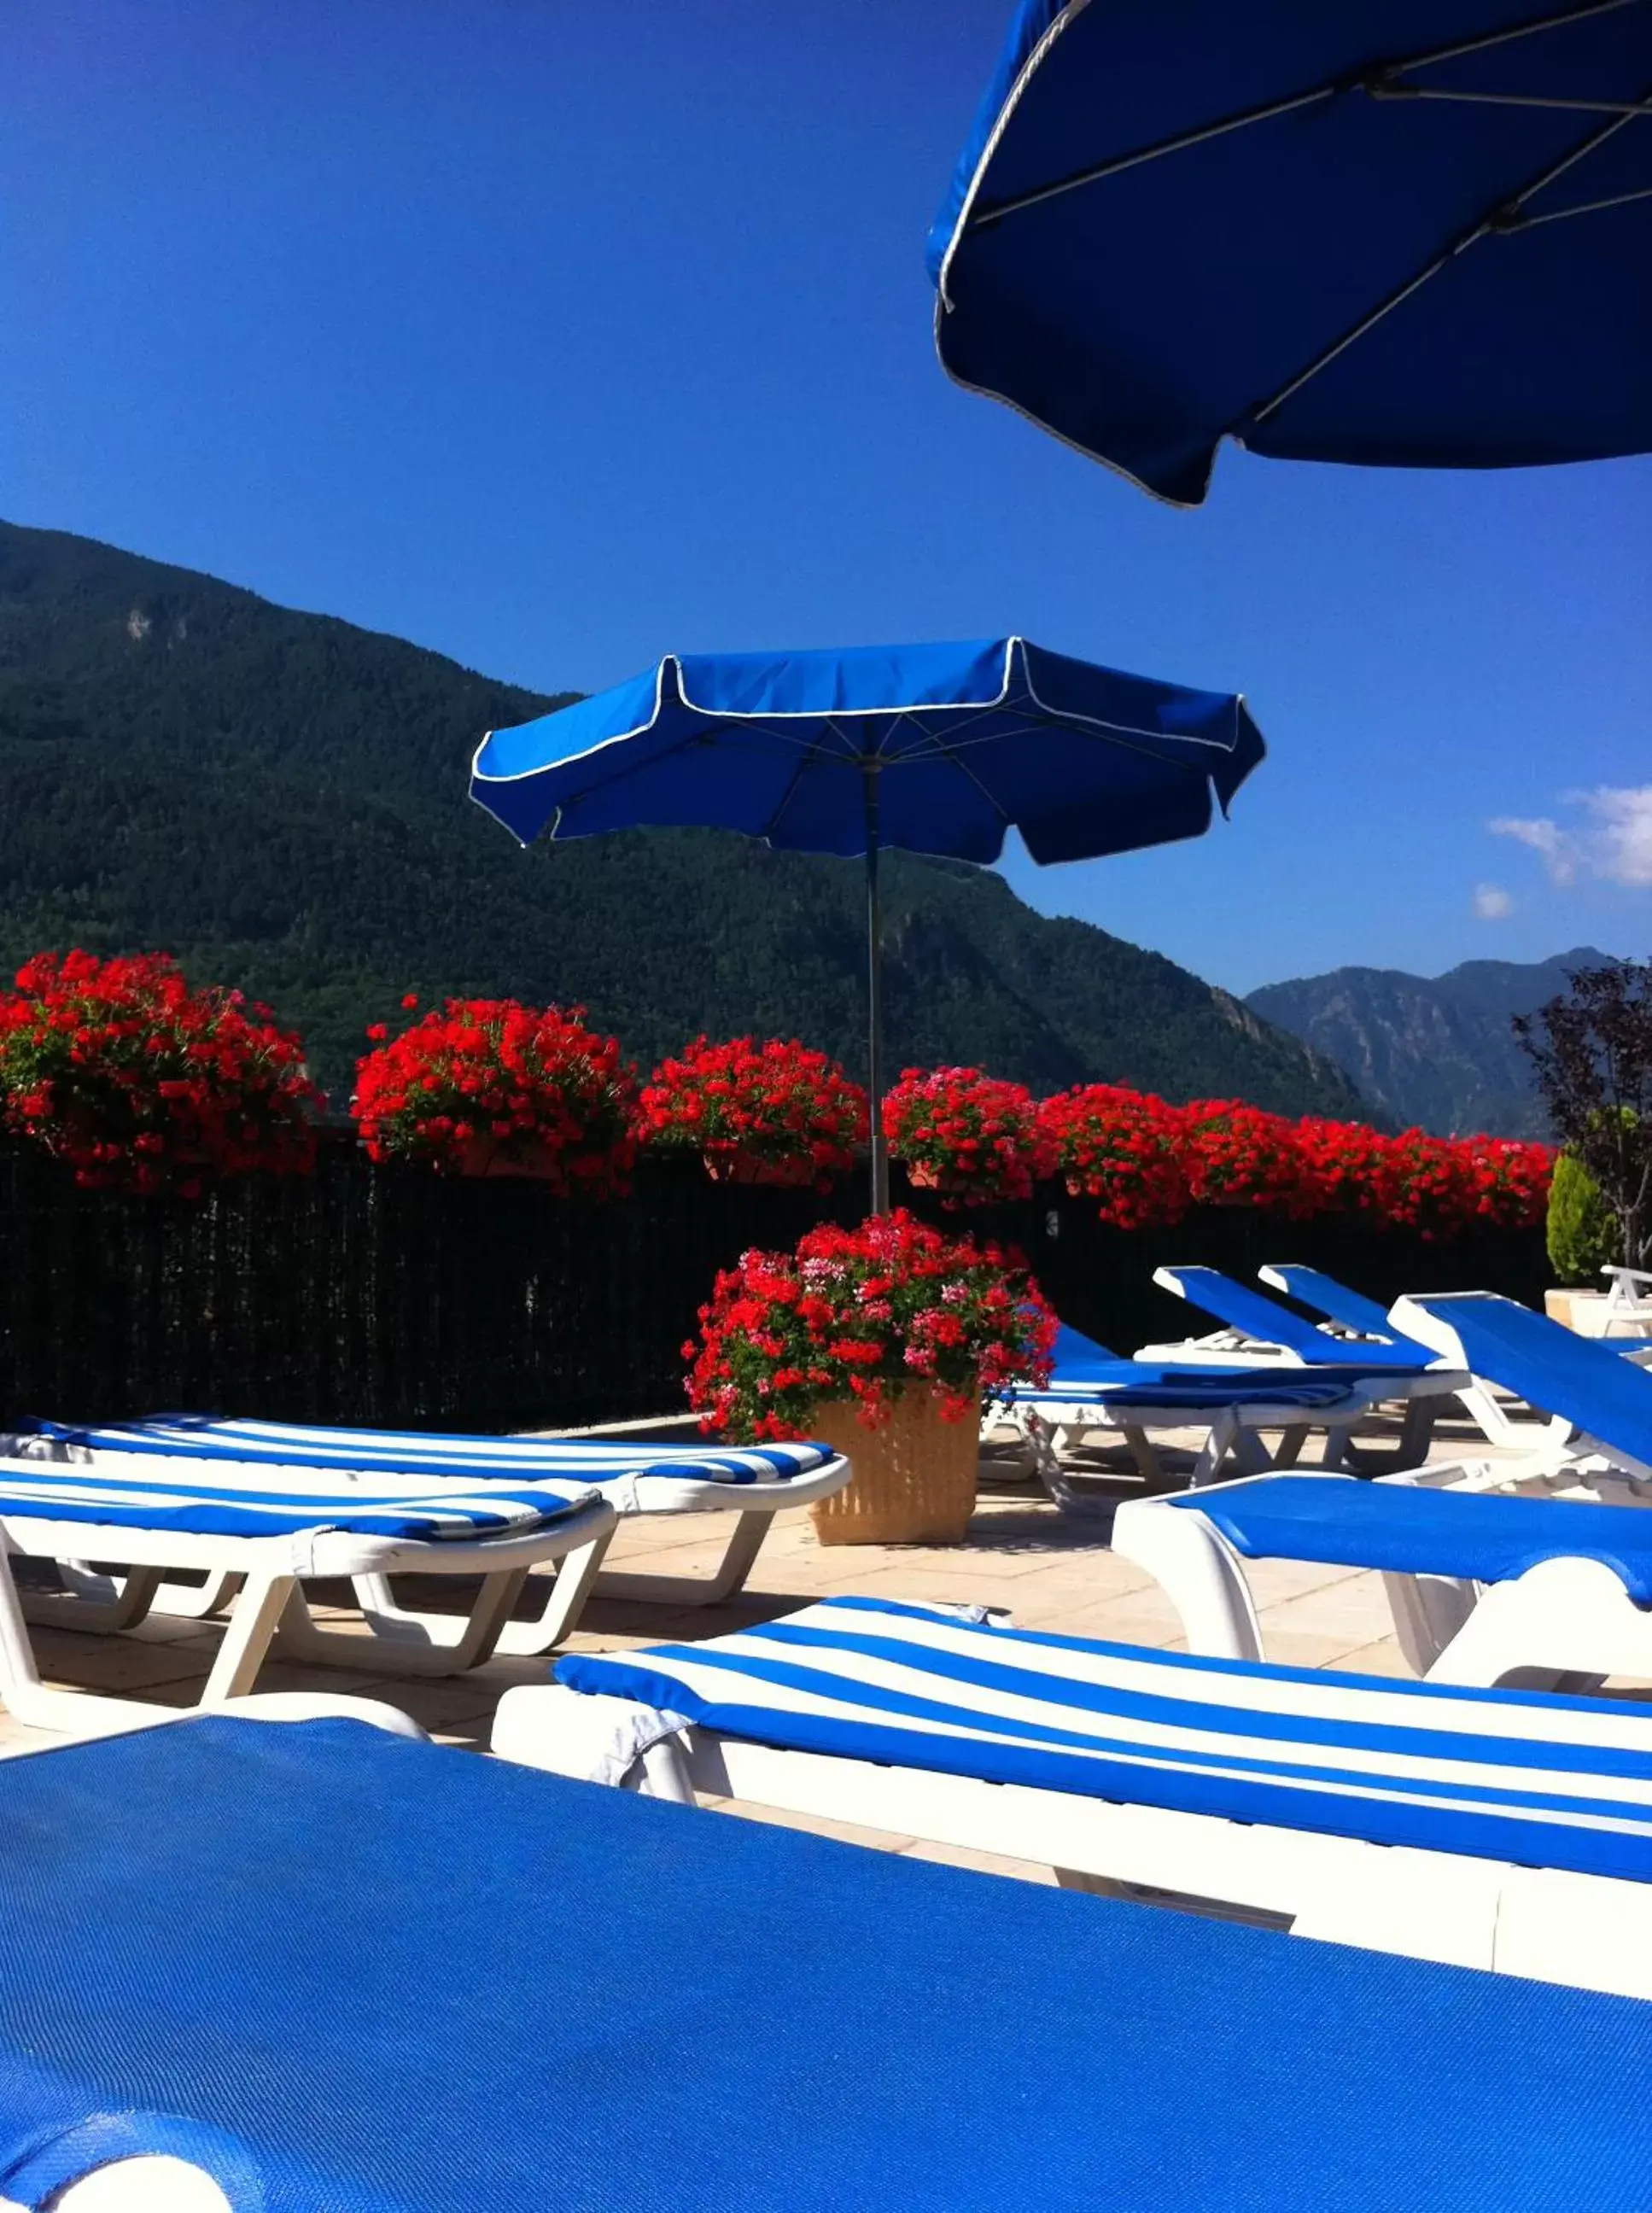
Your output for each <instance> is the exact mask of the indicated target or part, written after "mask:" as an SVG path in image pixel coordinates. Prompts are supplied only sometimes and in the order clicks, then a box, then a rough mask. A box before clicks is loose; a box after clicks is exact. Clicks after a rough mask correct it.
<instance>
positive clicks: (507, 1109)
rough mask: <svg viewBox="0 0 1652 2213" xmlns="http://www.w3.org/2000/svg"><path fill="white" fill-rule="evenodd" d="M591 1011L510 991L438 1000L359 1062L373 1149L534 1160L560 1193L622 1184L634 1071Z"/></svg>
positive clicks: (418, 1155) (361, 1104) (448, 1164)
mask: <svg viewBox="0 0 1652 2213" xmlns="http://www.w3.org/2000/svg"><path fill="white" fill-rule="evenodd" d="M584 1012H585V1010H584V1009H583V1008H582V1007H575V1008H572V1009H569V1010H567V1011H566V1012H564V1010H563V1009H561V1008H558V1007H545V1008H539V1007H524V1006H522V1005H521V1004H520V1003H518V1002H517V1001H516V1000H515V999H449V1000H448V1002H447V1003H446V1005H445V1006H443V1007H442V1008H441V1009H432V1010H431V1011H430V1013H429V1014H428V1015H425V1016H424V1019H423V1020H422V1021H418V1022H415V1023H414V1025H413V1026H412V1027H411V1029H407V1030H404V1031H403V1032H402V1033H401V1035H400V1036H399V1037H396V1038H392V1039H389V1040H388V1041H387V1043H384V1044H381V1045H379V1046H376V1047H375V1050H374V1051H373V1052H369V1054H367V1055H366V1057H365V1058H363V1059H362V1060H361V1061H359V1062H357V1081H356V1097H355V1099H354V1100H353V1102H352V1106H353V1110H354V1113H355V1115H356V1120H357V1126H358V1127H359V1129H360V1131H361V1133H362V1139H363V1143H364V1144H365V1145H366V1147H367V1149H368V1151H369V1154H370V1155H372V1157H373V1158H374V1159H375V1161H382V1160H392V1159H405V1160H416V1161H425V1162H427V1163H428V1164H429V1165H430V1167H434V1168H437V1169H442V1170H446V1171H448V1172H452V1173H457V1172H459V1171H460V1170H463V1169H464V1168H466V1167H478V1166H486V1165H489V1164H490V1163H516V1164H531V1165H532V1167H533V1170H534V1172H535V1173H536V1174H539V1175H540V1176H541V1177H543V1179H544V1180H546V1182H548V1183H549V1184H551V1186H552V1188H553V1189H555V1190H557V1191H559V1192H562V1193H564V1195H566V1194H567V1193H569V1192H575V1191H579V1192H586V1193H588V1194H589V1195H591V1196H594V1197H599V1198H605V1197H608V1196H612V1195H614V1194H617V1193H619V1192H623V1191H624V1190H625V1177H626V1174H627V1173H628V1171H629V1169H630V1167H631V1161H632V1160H633V1158H634V1156H635V1153H636V1143H635V1140H634V1138H633V1137H632V1135H631V1109H632V1106H633V1103H634V1101H635V1099H636V1094H637V1082H636V1075H635V1071H634V1070H632V1069H631V1067H630V1066H629V1065H628V1064H626V1063H625V1061H624V1060H623V1059H622V1058H621V1055H620V1051H619V1043H618V1041H617V1040H616V1039H613V1038H605V1037H600V1036H598V1035H597V1034H596V1033H595V1032H594V1031H592V1030H588V1029H587V1028H586V1027H585V1026H584V1021H583V1016H584ZM375 1027H377V1026H376V1025H375ZM372 1034H373V1033H372V1032H371V1031H369V1036H371V1035H372Z"/></svg>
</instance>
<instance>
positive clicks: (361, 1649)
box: [230, 1568, 527, 1675]
mask: <svg viewBox="0 0 1652 2213" xmlns="http://www.w3.org/2000/svg"><path fill="white" fill-rule="evenodd" d="M526 1578H527V1570H526V1569H525V1568H511V1569H508V1570H501V1571H499V1572H498V1573H497V1574H494V1575H490V1576H484V1577H483V1579H482V1588H481V1589H480V1591H479V1593H478V1594H477V1597H476V1601H475V1603H474V1605H473V1606H472V1608H471V1610H470V1613H468V1614H467V1615H461V1614H442V1613H408V1612H405V1611H404V1610H403V1609H402V1608H401V1607H399V1606H393V1608H392V1609H391V1610H390V1611H389V1612H387V1613H377V1612H376V1611H375V1612H373V1613H369V1616H368V1619H369V1625H370V1626H371V1628H372V1630H373V1635H372V1636H371V1637H352V1636H350V1635H348V1634H344V1633H340V1632H339V1631H337V1630H326V1629H322V1628H320V1627H319V1626H318V1625H317V1624H316V1621H315V1619H314V1616H313V1615H312V1614H311V1613H310V1610H309V1606H308V1603H307V1601H306V1600H305V1597H304V1594H303V1592H302V1589H301V1588H295V1589H294V1590H293V1592H292V1594H291V1596H290V1599H289V1600H288V1603H287V1606H286V1608H285V1611H284V1612H283V1614H282V1617H281V1624H280V1628H279V1630H278V1631H277V1648H278V1651H279V1653H280V1655H281V1656H283V1657H284V1658H289V1659H294V1660H313V1661H317V1662H318V1663H319V1664H320V1665H321V1666H323V1667H360V1668H363V1669H364V1670H365V1671H367V1672H368V1673H372V1674H384V1675H392V1674H394V1675H461V1674H463V1673H464V1672H465V1671H466V1668H468V1667H480V1666H481V1664H482V1662H483V1661H485V1660H487V1659H489V1658H491V1656H492V1653H493V1649H494V1647H495V1644H496V1643H497V1640H498V1637H499V1633H500V1631H501V1630H502V1629H503V1627H504V1625H505V1624H506V1622H507V1621H508V1620H509V1618H510V1610H511V1608H512V1606H515V1603H516V1598H517V1594H518V1593H519V1592H520V1591H521V1587H522V1584H523V1582H524V1581H525V1580H526ZM359 1580H360V1582H362V1583H367V1584H371V1583H373V1582H376V1581H378V1578H375V1577H369V1576H362V1577H361V1578H360V1579H359ZM246 1603H247V1594H246V1593H245V1592H243V1593H242V1594H241V1600H240V1601H239V1602H238V1605H237V1608H236V1612H237V1613H239V1611H240V1608H241V1606H244V1605H245V1604H246ZM230 1619H231V1620H232V1622H233V1620H234V1619H235V1616H234V1615H231V1617H230Z"/></svg>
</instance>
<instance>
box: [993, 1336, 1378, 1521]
mask: <svg viewBox="0 0 1652 2213" xmlns="http://www.w3.org/2000/svg"><path fill="white" fill-rule="evenodd" d="M1376 1395H1378V1396H1381V1393H1380V1392H1379V1393H1377V1394H1376ZM1372 1396H1373V1394H1372V1393H1371V1391H1370V1390H1369V1388H1368V1387H1366V1386H1365V1384H1364V1382H1363V1381H1362V1379H1361V1378H1359V1377H1356V1376H1352V1375H1346V1374H1344V1373H1342V1372H1340V1371H1331V1370H1327V1369H1295V1370H1293V1371H1292V1372H1291V1373H1290V1374H1289V1375H1285V1374H1283V1373H1275V1374H1271V1375H1267V1374H1260V1373H1259V1372H1258V1370H1257V1369H1254V1368H1242V1367H1234V1368H1231V1369H1220V1368H1215V1367H1177V1366H1175V1365H1173V1364H1172V1363H1167V1364H1165V1365H1164V1366H1162V1367H1157V1368H1155V1367H1150V1366H1149V1365H1148V1364H1147V1363H1144V1362H1141V1361H1134V1360H1125V1359H1122V1358H1120V1356H1119V1354H1117V1353H1116V1352H1109V1351H1108V1350H1107V1349H1106V1346H1105V1345H1103V1344H1097V1343H1096V1342H1095V1341H1094V1338H1088V1337H1084V1336H1082V1334H1081V1333H1080V1332H1078V1331H1077V1330H1076V1329H1069V1328H1067V1327H1066V1326H1065V1325H1064V1326H1063V1327H1062V1329H1061V1331H1060V1333H1059V1334H1058V1338H1057V1339H1056V1345H1055V1368H1054V1373H1053V1374H1052V1376H1051V1379H1050V1381H1049V1382H1048V1383H1047V1384H1044V1385H1042V1386H1033V1385H1030V1384H1021V1383H1017V1384H1015V1385H1014V1386H1013V1387H1011V1389H1010V1390H1009V1392H1008V1393H1005V1396H1004V1401H1003V1417H1007V1418H1008V1419H1009V1422H1010V1423H1011V1424H1013V1425H1014V1426H1015V1428H1016V1429H1017V1430H1019V1431H1020V1433H1021V1436H1023V1437H1024V1438H1025V1439H1026V1440H1027V1443H1028V1445H1029V1446H1030V1447H1031V1448H1032V1452H1033V1463H1034V1465H1035V1466H1036V1467H1037V1469H1038V1472H1039V1479H1040V1481H1041V1482H1042V1483H1043V1484H1044V1487H1045V1491H1048V1493H1049V1495H1050V1497H1052V1498H1053V1499H1054V1501H1055V1503H1056V1504H1057V1505H1058V1506H1059V1507H1060V1508H1061V1509H1062V1510H1063V1511H1064V1513H1070V1514H1071V1513H1077V1514H1082V1513H1086V1512H1088V1511H1091V1510H1092V1509H1091V1506H1090V1504H1089V1502H1088V1501H1087V1500H1086V1498H1085V1497H1084V1495H1083V1493H1082V1491H1079V1490H1077V1489H1076V1487H1075V1485H1074V1484H1073V1482H1072V1479H1071V1477H1070V1473H1069V1472H1068V1469H1067V1467H1066V1466H1065V1465H1064V1455H1065V1454H1066V1453H1067V1451H1068V1449H1069V1447H1070V1443H1071V1442H1073V1441H1074V1440H1076V1438H1079V1437H1082V1436H1083V1434H1084V1432H1085V1431H1086V1430H1113V1431H1115V1432H1117V1433H1118V1434H1119V1435H1121V1436H1123V1437H1124V1439H1125V1442H1126V1444H1127V1445H1128V1446H1129V1448H1130V1450H1131V1457H1132V1459H1133V1460H1135V1462H1136V1466H1137V1470H1138V1472H1140V1474H1141V1475H1142V1476H1143V1479H1144V1480H1145V1481H1147V1482H1149V1483H1151V1484H1155V1485H1157V1486H1159V1487H1161V1488H1162V1487H1163V1486H1164V1485H1165V1484H1167V1481H1168V1479H1169V1478H1167V1476H1166V1474H1165V1472H1164V1468H1163V1466H1162V1464H1161V1460H1160V1458H1159V1455H1158V1452H1157V1450H1156V1448H1155V1445H1154V1443H1153V1434H1154V1432H1155V1430H1156V1431H1162V1430H1186V1429H1190V1428H1191V1429H1202V1430H1204V1432H1205V1437H1204V1444H1203V1445H1202V1446H1201V1447H1200V1448H1199V1452H1198V1458H1197V1459H1196V1460H1195V1463H1194V1467H1193V1472H1192V1482H1193V1483H1194V1484H1196V1485H1197V1484H1201V1483H1208V1482H1210V1480H1211V1479H1212V1478H1214V1477H1216V1475H1217V1474H1218V1473H1219V1472H1220V1471H1221V1470H1222V1467H1223V1466H1225V1465H1226V1463H1227V1461H1228V1460H1229V1458H1231V1459H1232V1460H1234V1463H1235V1464H1236V1465H1237V1466H1240V1467H1242V1468H1246V1469H1247V1470H1253V1471H1254V1470H1256V1469H1259V1468H1266V1467H1270V1466H1289V1465H1291V1464H1292V1463H1293V1462H1294V1461H1295V1459H1296V1456H1297V1454H1299V1453H1300V1452H1301V1447H1302V1441H1303V1439H1304V1437H1305V1436H1306V1435H1307V1433H1308V1430H1314V1429H1319V1430H1324V1431H1325V1432H1326V1448H1325V1449H1326V1456H1327V1459H1328V1460H1330V1461H1331V1462H1332V1464H1333V1465H1334V1463H1335V1462H1336V1460H1337V1459H1338V1456H1339V1454H1340V1453H1341V1451H1342V1449H1343V1446H1344V1442H1345V1440H1346V1437H1347V1435H1348V1432H1349V1431H1350V1430H1351V1429H1352V1428H1353V1427H1354V1425H1355V1424H1356V1423H1358V1422H1359V1421H1361V1420H1362V1418H1363V1417H1365V1415H1366V1414H1367V1413H1368V1411H1369V1408H1370V1406H1371V1404H1372ZM999 1418H1002V1417H1000V1416H999V1415H998V1414H997V1413H996V1412H994V1411H991V1410H990V1411H989V1412H988V1415H987V1417H986V1419H985V1421H984V1424H983V1430H984V1433H986V1432H990V1430H991V1428H992V1427H993V1426H994V1424H995V1423H996V1421H997V1419H999ZM1260 1430H1280V1431H1281V1432H1283V1437H1282V1442H1281V1444H1280V1446H1279V1448H1278V1450H1277V1454H1275V1455H1274V1456H1272V1457H1270V1455H1269V1453H1268V1449H1267V1447H1266V1446H1265V1444H1264V1443H1263V1442H1262V1439H1261V1437H1260V1436H1259V1434H1258V1433H1259V1431H1260ZM1102 1510H1104V1511H1106V1512H1109V1513H1110V1512H1111V1511H1112V1508H1111V1506H1108V1507H1106V1508H1105V1509H1102Z"/></svg>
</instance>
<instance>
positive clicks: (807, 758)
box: [760, 718, 842, 838]
mask: <svg viewBox="0 0 1652 2213" xmlns="http://www.w3.org/2000/svg"><path fill="white" fill-rule="evenodd" d="M826 728H827V729H829V730H831V731H832V732H833V733H834V735H839V736H840V735H842V733H841V732H839V731H838V726H837V724H836V723H835V722H832V720H831V719H830V718H828V719H827V722H826ZM825 751H826V748H825V747H824V746H823V745H822V744H821V742H820V739H819V738H818V737H815V738H808V739H804V740H803V741H802V744H801V745H800V747H799V749H798V758H797V765H796V768H794V769H793V771H792V772H791V774H790V775H789V777H787V779H786V788H785V789H784V790H783V792H782V793H781V795H780V797H779V799H778V801H777V803H776V804H775V806H774V807H773V808H771V810H770V811H769V813H768V814H766V815H765V817H764V820H763V828H762V831H761V832H760V834H761V835H762V836H763V837H765V838H771V837H772V836H773V834H774V831H775V826H776V825H777V823H778V822H779V820H780V818H781V816H782V815H783V814H784V813H785V811H786V809H787V808H789V806H790V805H791V802H792V798H793V796H794V794H795V793H796V789H797V787H798V785H799V784H800V783H802V781H803V778H804V777H805V776H806V775H807V774H808V771H809V769H810V767H811V766H812V765H813V764H814V762H815V761H817V760H819V759H820V758H821V757H822V756H823V754H824V753H825Z"/></svg>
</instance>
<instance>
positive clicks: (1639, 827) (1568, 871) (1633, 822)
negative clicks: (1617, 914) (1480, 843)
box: [1486, 783, 1652, 891]
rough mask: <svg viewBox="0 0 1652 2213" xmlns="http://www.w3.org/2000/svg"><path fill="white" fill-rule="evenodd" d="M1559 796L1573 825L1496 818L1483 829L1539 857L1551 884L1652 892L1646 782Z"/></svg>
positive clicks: (1651, 798) (1651, 799) (1650, 806)
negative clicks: (1571, 811)
mask: <svg viewBox="0 0 1652 2213" xmlns="http://www.w3.org/2000/svg"><path fill="white" fill-rule="evenodd" d="M1564 801H1565V804H1566V805H1567V806H1568V807H1573V808H1576V809H1577V810H1578V814H1579V820H1577V821H1576V822H1575V823H1573V824H1570V825H1566V824H1562V823H1559V822H1555V821H1552V820H1550V818H1549V817H1548V816H1547V815H1539V816H1536V817H1533V818H1527V817H1524V816H1521V815H1515V814H1499V815H1498V816H1497V818H1496V819H1495V820H1493V821H1490V822H1489V823H1488V824H1487V825H1486V827H1487V828H1488V829H1489V830H1490V832H1491V834H1492V836H1493V837H1494V838H1515V839H1516V840H1517V841H1518V843H1519V844H1522V845H1529V846H1530V847H1531V848H1532V850H1533V852H1534V853H1537V854H1539V855H1541V857H1542V860H1543V865H1544V867H1545V869H1547V870H1548V871H1549V875H1550V877H1551V880H1552V881H1554V882H1555V883H1558V884H1570V883H1576V881H1577V879H1578V878H1579V876H1585V877H1590V878H1593V879H1594V881H1597V882H1600V883H1606V884H1620V885H1623V886H1624V887H1626V888H1627V889H1629V890H1631V891H1639V890H1644V889H1646V888H1647V887H1652V783H1644V784H1639V785H1631V786H1629V787H1625V786H1622V785H1618V784H1609V783H1601V784H1597V785H1596V786H1595V788H1594V790H1593V791H1569V792H1566V793H1565V794H1564Z"/></svg>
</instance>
